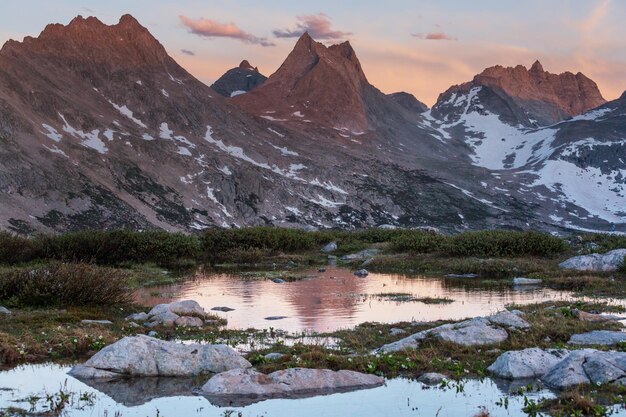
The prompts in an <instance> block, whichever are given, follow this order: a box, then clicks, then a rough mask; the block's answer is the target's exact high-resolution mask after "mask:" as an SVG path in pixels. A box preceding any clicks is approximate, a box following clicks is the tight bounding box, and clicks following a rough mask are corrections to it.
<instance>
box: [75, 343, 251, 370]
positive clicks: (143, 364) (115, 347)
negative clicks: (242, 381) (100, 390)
mask: <svg viewBox="0 0 626 417" xmlns="http://www.w3.org/2000/svg"><path fill="white" fill-rule="evenodd" d="M251 366H252V365H251V364H250V362H248V361H247V360H245V359H244V358H243V357H242V356H241V355H239V353H237V352H236V351H235V350H234V349H232V348H231V347H229V346H226V345H183V344H180V343H176V342H167V341H164V340H158V339H154V338H152V337H149V336H144V335H139V336H133V337H125V338H123V339H121V340H119V341H117V342H116V343H114V344H112V345H109V346H106V347H105V348H104V349H102V350H101V351H99V352H98V353H96V354H95V355H94V356H92V357H91V358H90V359H89V360H88V361H87V362H85V363H84V364H82V365H76V366H75V367H73V368H72V370H71V371H70V372H69V374H70V375H72V376H74V377H77V378H84V379H93V378H116V377H128V376H163V377H188V376H196V375H202V374H207V373H218V372H224V371H228V370H231V369H238V368H249V367H251Z"/></svg>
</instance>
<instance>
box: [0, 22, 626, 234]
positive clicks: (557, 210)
mask: <svg viewBox="0 0 626 417" xmlns="http://www.w3.org/2000/svg"><path fill="white" fill-rule="evenodd" d="M309 23H310V22H309ZM183 25H184V26H185V27H187V28H188V29H189V30H191V32H192V34H198V33H200V34H201V33H203V31H206V30H208V29H207V27H209V28H211V27H213V26H210V25H208V23H207V22H202V21H195V20H193V21H183ZM207 25H208V26H207ZM302 25H304V23H302ZM305 26H306V25H304V26H302V27H303V28H304V29H306V30H301V32H302V33H297V34H296V33H295V32H294V33H292V32H284V33H283V32H277V35H276V36H277V37H279V35H284V36H283V37H281V38H280V39H281V42H287V41H285V39H290V38H293V39H292V40H291V41H288V42H290V43H291V48H292V50H291V52H288V53H287V54H286V58H284V61H283V63H282V65H280V66H279V67H278V69H277V70H276V71H275V72H273V73H269V72H268V73H267V74H264V73H263V72H262V71H261V70H259V68H258V67H256V66H253V65H251V64H250V62H253V63H255V64H256V62H255V61H253V60H250V62H249V61H247V60H243V59H244V58H247V57H246V56H243V54H244V53H245V51H244V50H243V49H242V51H241V55H242V56H241V57H240V59H238V61H241V60H243V61H242V62H241V64H240V65H239V66H237V67H235V68H232V69H230V70H228V71H226V73H225V74H224V75H223V76H222V77H216V78H217V79H216V81H215V82H214V83H213V84H212V87H209V86H208V85H207V84H206V83H205V82H203V81H200V80H199V79H197V78H196V77H194V76H193V75H192V74H191V73H190V72H188V71H187V70H186V69H185V68H184V65H181V64H179V63H178V62H177V60H175V59H174V58H173V57H172V56H170V54H169V53H168V51H167V50H166V49H165V47H164V46H163V45H162V44H161V43H160V42H159V41H158V40H157V39H156V38H155V37H154V36H153V34H152V33H151V32H150V31H149V30H148V29H147V28H146V27H144V26H142V24H140V23H139V22H138V21H137V20H136V19H135V18H134V17H132V16H130V15H124V16H122V17H121V19H120V20H119V22H118V23H116V24H114V25H107V24H105V23H102V22H101V21H100V20H99V19H97V18H95V17H88V18H83V17H80V16H79V17H76V18H75V19H73V20H72V21H71V22H70V23H69V24H68V25H61V24H52V25H48V26H46V28H45V29H44V30H43V32H41V34H40V35H39V36H38V37H27V38H25V39H24V40H23V41H8V42H7V43H6V44H5V45H4V46H3V48H2V50H1V52H0V142H1V143H2V146H1V147H0V198H1V199H2V204H0V226H1V227H2V228H3V229H7V230H12V231H14V232H17V233H21V234H32V233H35V232H39V231H44V232H58V231H66V230H79V229H85V228H119V227H127V228H133V229H151V228H161V229H167V230H181V231H197V230H204V229H207V228H211V227H241V226H250V225H275V226H288V227H306V228H326V227H339V228H360V227H367V226H382V225H393V226H402V227H421V226H433V227H437V228H440V229H442V230H445V231H460V230H467V229H483V228H491V227H495V226H498V227H510V228H529V227H532V228H537V229H542V230H550V231H558V230H565V229H584V230H609V229H610V230H626V225H625V222H626V209H625V207H626V206H625V205H624V201H626V195H625V190H624V187H625V182H626V164H625V162H626V156H625V155H626V141H625V137H624V132H626V119H625V118H626V116H625V114H626V113H625V110H624V106H625V104H624V103H625V101H624V100H625V98H624V97H623V96H622V97H621V98H619V99H617V100H612V101H607V100H605V98H604V97H603V95H602V93H601V92H600V88H599V87H598V85H597V84H596V82H594V81H593V80H592V79H591V78H589V77H588V76H586V75H584V74H583V73H581V72H578V69H577V68H571V72H563V73H560V74H555V73H551V72H550V71H549V70H546V69H544V66H543V65H542V64H541V63H539V62H538V61H537V62H535V63H534V64H532V65H531V66H529V67H525V66H524V65H516V66H513V67H507V66H501V65H495V66H490V67H489V68H487V69H485V70H484V71H482V72H480V73H478V74H477V75H475V76H468V77H467V81H466V82H462V83H460V84H458V85H454V86H452V87H450V88H448V89H447V90H445V91H444V92H443V93H441V94H440V95H439V98H438V99H437V101H436V102H435V104H434V105H433V106H432V108H429V107H428V106H427V105H426V104H424V103H423V102H422V101H421V99H422V98H421V97H416V96H415V95H412V94H410V93H408V92H406V91H401V90H410V89H409V88H406V89H398V90H399V91H398V92H397V93H391V92H390V93H383V92H382V91H381V89H380V88H379V86H376V85H375V84H376V81H375V78H377V77H370V76H369V75H368V66H366V65H364V64H363V63H362V61H361V60H360V59H359V48H358V47H357V46H356V45H358V44H359V42H354V41H345V40H344V38H350V37H351V35H348V34H347V33H344V34H341V36H340V35H337V36H336V38H340V39H335V38H332V37H330V38H329V37H328V34H327V33H326V32H323V31H320V30H318V29H320V28H319V27H317V26H310V25H309V26H307V27H305ZM316 35H317V36H318V37H319V38H320V39H315V36H316ZM212 36H213V37H215V36H217V35H212ZM242 36H243V35H242ZM428 36H429V35H428V34H425V35H423V38H424V39H426V38H428ZM431 37H434V35H432V36H431ZM416 38H418V39H419V36H416ZM245 40H246V42H247V43H248V44H253V45H260V46H258V47H261V48H271V46H270V45H269V43H272V42H273V41H271V42H270V41H269V40H267V39H266V40H262V39H261V38H254V37H252V38H250V37H248V38H245ZM431 40H434V39H431ZM439 40H442V41H443V40H445V39H443V38H442V39H439ZM320 41H323V42H320ZM448 41H450V42H454V40H448ZM263 43H265V44H267V45H263ZM365 49H366V50H368V48H365ZM188 52H190V54H183V55H185V56H187V57H189V56H192V55H193V54H194V53H193V52H192V51H188ZM183 60H186V58H185V59H183ZM529 62H532V61H529ZM497 63H498V62H493V64H497ZM522 64H523V63H522ZM415 77H420V74H419V73H416V74H415Z"/></svg>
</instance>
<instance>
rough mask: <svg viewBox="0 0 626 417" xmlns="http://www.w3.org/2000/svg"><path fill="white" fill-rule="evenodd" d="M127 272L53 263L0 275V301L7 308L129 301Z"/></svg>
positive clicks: (106, 303)
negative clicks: (7, 306)
mask: <svg viewBox="0 0 626 417" xmlns="http://www.w3.org/2000/svg"><path fill="white" fill-rule="evenodd" d="M128 280H129V275H128V273H126V272H124V271H120V270H116V269H112V268H105V267H98V266H95V265H91V264H84V263H78V264H76V263H53V264H51V265H49V266H46V267H42V268H37V269H23V268H22V269H15V270H11V271H7V272H3V273H0V302H2V303H3V304H6V305H9V306H33V307H42V306H84V305H111V304H119V303H125V302H129V301H131V300H132V291H131V290H130V289H129V287H128Z"/></svg>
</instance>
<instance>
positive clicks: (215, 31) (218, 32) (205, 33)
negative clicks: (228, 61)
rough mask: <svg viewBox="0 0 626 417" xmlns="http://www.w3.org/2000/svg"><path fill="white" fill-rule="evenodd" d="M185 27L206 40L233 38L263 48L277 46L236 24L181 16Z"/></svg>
mask: <svg viewBox="0 0 626 417" xmlns="http://www.w3.org/2000/svg"><path fill="white" fill-rule="evenodd" d="M179 18H180V21H181V22H182V23H183V25H185V26H187V28H189V31H190V32H191V33H193V34H196V35H198V36H202V37H205V38H232V39H238V40H240V41H242V42H246V43H252V44H256V45H261V46H276V44H274V43H273V42H271V41H268V40H267V38H260V37H258V36H254V35H253V34H251V33H248V32H245V31H243V30H241V29H239V28H238V27H237V25H235V24H234V23H232V22H231V23H220V22H216V21H215V20H211V19H204V18H200V19H191V18H189V17H187V16H182V15H181V16H179Z"/></svg>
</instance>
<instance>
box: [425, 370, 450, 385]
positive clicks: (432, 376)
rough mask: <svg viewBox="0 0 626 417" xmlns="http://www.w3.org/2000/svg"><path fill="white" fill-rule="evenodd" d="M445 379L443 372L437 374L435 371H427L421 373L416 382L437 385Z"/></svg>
mask: <svg viewBox="0 0 626 417" xmlns="http://www.w3.org/2000/svg"><path fill="white" fill-rule="evenodd" d="M446 379H448V378H447V377H446V376H445V375H443V374H439V373H437V372H428V373H425V374H422V375H421V376H420V377H419V378H417V382H421V383H422V384H424V385H439V384H441V383H442V382H443V381H445V380H446Z"/></svg>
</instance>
